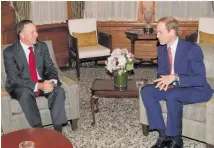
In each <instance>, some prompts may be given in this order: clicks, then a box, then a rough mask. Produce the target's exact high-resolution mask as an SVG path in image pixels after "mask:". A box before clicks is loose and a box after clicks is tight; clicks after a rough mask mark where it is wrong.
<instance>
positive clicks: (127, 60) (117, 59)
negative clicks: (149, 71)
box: [105, 48, 134, 74]
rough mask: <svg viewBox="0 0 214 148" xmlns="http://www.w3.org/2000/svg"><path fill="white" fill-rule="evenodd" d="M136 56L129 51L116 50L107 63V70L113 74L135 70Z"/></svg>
mask: <svg viewBox="0 0 214 148" xmlns="http://www.w3.org/2000/svg"><path fill="white" fill-rule="evenodd" d="M133 59H134V56H133V55H132V54H131V53H128V50H127V49H119V48H117V49H115V50H113V51H112V53H111V56H110V57H108V59H107V61H105V64H106V67H105V68H106V69H107V70H108V71H109V72H111V73H113V72H117V73H119V74H122V73H124V72H127V71H129V70H131V69H133V64H134V62H133Z"/></svg>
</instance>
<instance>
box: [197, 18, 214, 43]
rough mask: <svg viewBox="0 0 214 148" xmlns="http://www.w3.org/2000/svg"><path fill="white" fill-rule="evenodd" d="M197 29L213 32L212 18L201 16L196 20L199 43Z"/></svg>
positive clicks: (213, 21)
mask: <svg viewBox="0 0 214 148" xmlns="http://www.w3.org/2000/svg"><path fill="white" fill-rule="evenodd" d="M199 31H202V32H205V33H209V34H214V18H209V17H201V18H200V19H199V22H198V39H197V43H199V38H200V36H199Z"/></svg>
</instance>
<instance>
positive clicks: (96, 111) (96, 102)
mask: <svg viewBox="0 0 214 148" xmlns="http://www.w3.org/2000/svg"><path fill="white" fill-rule="evenodd" d="M94 101H95V104H96V110H95V113H98V112H99V107H98V105H99V103H98V97H96V98H95V99H94Z"/></svg>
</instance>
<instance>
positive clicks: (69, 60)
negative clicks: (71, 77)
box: [68, 52, 71, 68]
mask: <svg viewBox="0 0 214 148" xmlns="http://www.w3.org/2000/svg"><path fill="white" fill-rule="evenodd" d="M68 62H69V68H71V53H70V52H69V58H68Z"/></svg>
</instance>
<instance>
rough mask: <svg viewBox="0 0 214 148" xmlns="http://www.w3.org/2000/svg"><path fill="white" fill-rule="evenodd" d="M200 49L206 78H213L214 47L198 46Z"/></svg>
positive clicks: (209, 45) (207, 45) (208, 45)
mask: <svg viewBox="0 0 214 148" xmlns="http://www.w3.org/2000/svg"><path fill="white" fill-rule="evenodd" d="M200 47H201V49H202V51H203V54H204V64H205V67H206V77H207V78H211V77H212V78H214V68H213V63H214V45H211V44H200Z"/></svg>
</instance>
